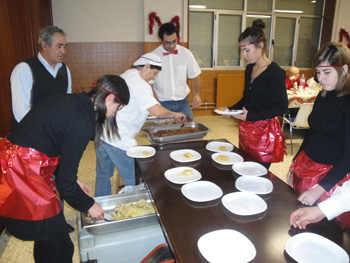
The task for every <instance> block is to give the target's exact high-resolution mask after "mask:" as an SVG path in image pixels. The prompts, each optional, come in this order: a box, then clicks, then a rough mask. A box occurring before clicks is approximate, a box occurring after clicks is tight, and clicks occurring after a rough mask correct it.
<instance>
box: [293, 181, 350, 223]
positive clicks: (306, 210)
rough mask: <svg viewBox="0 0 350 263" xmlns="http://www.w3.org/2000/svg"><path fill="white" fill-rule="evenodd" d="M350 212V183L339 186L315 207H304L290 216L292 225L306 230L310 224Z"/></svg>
mask: <svg viewBox="0 0 350 263" xmlns="http://www.w3.org/2000/svg"><path fill="white" fill-rule="evenodd" d="M347 211H350V181H346V182H345V183H344V184H343V185H342V186H338V187H337V188H336V189H335V191H334V193H333V194H332V196H331V197H330V198H328V199H327V200H325V201H323V202H321V203H319V204H318V205H317V206H313V207H303V208H299V209H297V210H296V211H294V212H293V213H292V214H291V216H290V224H291V225H293V226H294V227H299V228H300V229H305V228H306V226H307V225H308V224H311V223H317V222H320V221H321V220H322V219H323V218H325V217H327V219H328V220H332V219H333V218H335V217H337V216H339V215H341V214H342V213H345V212H347Z"/></svg>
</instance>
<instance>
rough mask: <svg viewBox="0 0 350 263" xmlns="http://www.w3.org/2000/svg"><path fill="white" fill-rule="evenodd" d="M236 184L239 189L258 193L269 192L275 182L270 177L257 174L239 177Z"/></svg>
mask: <svg viewBox="0 0 350 263" xmlns="http://www.w3.org/2000/svg"><path fill="white" fill-rule="evenodd" d="M235 186H236V188H237V189H238V190H239V191H242V192H250V193H253V194H257V195H264V194H269V193H271V192H272V190H273V184H272V182H271V181H270V180H269V179H266V178H263V177H256V176H241V177H238V178H237V180H236V182H235Z"/></svg>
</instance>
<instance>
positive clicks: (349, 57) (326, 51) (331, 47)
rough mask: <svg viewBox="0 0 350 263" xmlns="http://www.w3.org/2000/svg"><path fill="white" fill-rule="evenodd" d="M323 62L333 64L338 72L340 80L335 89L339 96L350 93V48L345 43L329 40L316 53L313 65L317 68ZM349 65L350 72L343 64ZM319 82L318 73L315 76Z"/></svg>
mask: <svg viewBox="0 0 350 263" xmlns="http://www.w3.org/2000/svg"><path fill="white" fill-rule="evenodd" d="M321 63H327V64H329V65H330V66H333V67H334V69H335V70H336V71H337V73H338V81H337V84H336V86H335V91H336V92H337V94H338V95H339V96H342V95H346V94H350V72H349V69H350V50H349V49H348V48H347V46H345V45H344V44H343V43H340V42H329V43H327V44H325V45H323V46H322V47H321V48H320V49H319V50H318V51H317V52H316V54H315V56H314V59H313V61H312V67H313V68H314V69H315V68H316V67H318V66H319V65H320V64H321ZM344 65H347V66H348V72H347V73H345V72H344V68H343V66H344ZM314 79H315V81H317V82H318V79H317V75H316V74H315V77H314Z"/></svg>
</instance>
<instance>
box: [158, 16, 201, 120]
mask: <svg viewBox="0 0 350 263" xmlns="http://www.w3.org/2000/svg"><path fill="white" fill-rule="evenodd" d="M158 36H159V38H160V39H161V40H162V45H160V46H159V47H158V48H156V49H155V50H153V51H152V52H153V53H154V54H157V55H158V56H159V57H160V58H161V60H162V71H161V72H160V73H159V74H158V76H157V78H156V79H155V81H154V86H153V88H154V91H155V93H156V96H157V97H158V100H159V101H160V104H161V105H162V106H163V107H164V108H167V109H168V110H171V111H175V112H182V113H184V114H185V115H186V116H187V117H188V118H190V119H192V120H193V113H192V109H191V105H192V107H194V108H196V107H199V106H201V98H200V90H201V79H200V76H199V75H200V74H201V70H200V68H199V66H198V63H197V61H196V59H195V58H194V56H193V54H192V53H191V51H190V50H188V49H187V48H184V47H182V46H180V45H178V44H177V43H178V39H179V31H178V29H177V28H176V26H175V25H173V24H171V23H165V24H163V25H162V26H161V27H160V28H159V33H158ZM187 79H192V87H193V102H192V104H191V105H190V103H189V100H188V94H189V93H190V88H189V87H188V85H187Z"/></svg>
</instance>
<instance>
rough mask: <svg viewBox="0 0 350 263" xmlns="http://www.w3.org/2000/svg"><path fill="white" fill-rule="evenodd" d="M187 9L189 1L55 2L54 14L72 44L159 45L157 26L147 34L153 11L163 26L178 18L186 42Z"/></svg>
mask: <svg viewBox="0 0 350 263" xmlns="http://www.w3.org/2000/svg"><path fill="white" fill-rule="evenodd" d="M187 6H188V1H187V0H175V1H174V0H172V1H171V0H52V14H53V23H54V25H55V26H59V27H61V28H62V29H63V30H65V31H66V33H67V40H68V41H69V42H158V39H157V32H158V25H157V24H155V26H154V28H153V29H154V33H153V35H149V33H148V15H149V13H151V12H156V13H157V15H158V16H159V18H160V19H161V21H162V22H163V23H165V22H170V20H171V19H172V18H173V17H174V16H176V15H177V16H179V17H180V27H181V33H180V35H182V36H184V38H183V39H182V41H187ZM184 13H185V14H186V15H184Z"/></svg>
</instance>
